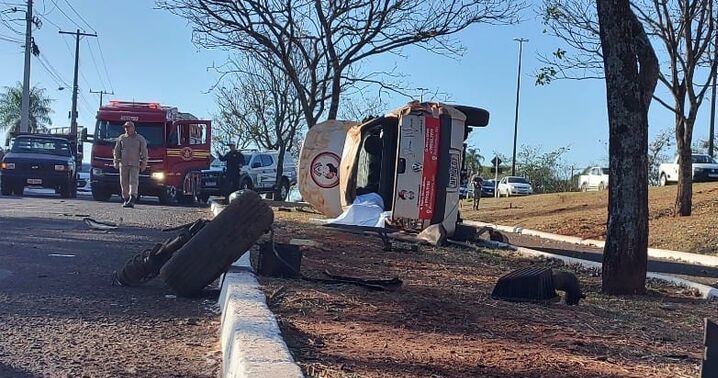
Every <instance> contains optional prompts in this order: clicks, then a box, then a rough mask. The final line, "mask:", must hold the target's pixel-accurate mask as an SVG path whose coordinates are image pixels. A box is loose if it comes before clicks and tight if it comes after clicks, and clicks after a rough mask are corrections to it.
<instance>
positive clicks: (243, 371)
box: [210, 202, 304, 378]
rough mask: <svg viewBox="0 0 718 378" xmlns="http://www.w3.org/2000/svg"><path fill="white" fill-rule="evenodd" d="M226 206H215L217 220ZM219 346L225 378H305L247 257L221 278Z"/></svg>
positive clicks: (214, 212)
mask: <svg viewBox="0 0 718 378" xmlns="http://www.w3.org/2000/svg"><path fill="white" fill-rule="evenodd" d="M224 207H225V206H224V205H222V204H218V203H215V202H212V203H211V205H210V208H211V211H212V214H213V215H214V216H216V215H217V214H219V212H221V211H222V209H224ZM221 282H222V289H221V292H220V296H219V306H220V308H221V310H222V325H221V335H220V342H221V345H222V357H223V358H222V372H223V375H222V376H223V377H225V378H235V377H236V378H240V377H242V378H243V377H247V378H248V377H252V378H275V377H287V378H293V377H297V378H300V377H304V375H303V374H302V370H301V369H300V368H299V366H298V365H297V364H296V363H295V362H294V358H292V355H291V353H289V348H287V344H286V343H285V342H284V339H283V338H282V334H281V331H280V329H279V324H278V323H277V320H276V318H275V317H274V314H273V313H272V312H271V311H270V310H269V307H267V304H266V298H265V296H264V293H263V292H262V290H261V287H260V285H259V282H258V281H257V278H256V277H255V275H254V270H253V269H252V265H251V262H250V259H249V253H245V254H244V255H243V256H242V257H241V258H240V259H239V260H238V261H236V262H235V263H234V264H232V266H231V267H230V269H229V270H228V271H227V273H225V274H224V275H223V276H222V278H221Z"/></svg>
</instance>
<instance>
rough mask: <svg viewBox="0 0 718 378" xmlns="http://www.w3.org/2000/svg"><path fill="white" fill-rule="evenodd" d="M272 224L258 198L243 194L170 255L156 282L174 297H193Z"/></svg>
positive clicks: (271, 219) (270, 217) (245, 192)
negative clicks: (161, 282)
mask: <svg viewBox="0 0 718 378" xmlns="http://www.w3.org/2000/svg"><path fill="white" fill-rule="evenodd" d="M273 221H274V213H273V212H272V209H271V208H270V207H269V206H268V205H267V204H266V203H265V202H264V201H262V199H261V198H260V197H259V194H257V193H255V192H253V191H251V190H245V191H244V192H243V193H242V194H240V195H239V196H238V197H237V199H236V200H234V202H232V203H230V204H229V205H228V206H227V208H225V209H224V210H223V211H222V212H220V213H219V215H217V217H216V218H214V220H212V221H211V222H209V224H207V225H206V226H205V227H204V228H202V230H200V231H199V232H198V233H197V234H196V235H195V236H194V237H193V238H192V239H190V240H189V241H188V242H187V244H185V245H184V246H183V247H182V248H180V250H178V251H177V252H175V254H174V255H172V258H171V259H170V260H169V261H167V263H166V264H165V265H164V266H163V267H162V270H160V278H162V280H163V281H164V282H165V283H166V284H167V285H168V286H169V287H170V288H172V290H174V291H175V292H176V293H177V294H179V295H181V296H184V297H192V296H196V295H197V294H199V293H200V292H201V291H202V289H204V287H205V286H207V285H209V284H210V283H212V281H214V280H215V279H217V277H219V276H220V275H221V274H222V273H223V272H224V271H225V270H226V269H227V267H229V266H230V265H231V264H232V263H233V262H234V261H235V260H237V259H238V258H239V257H240V256H242V254H244V253H245V252H246V251H247V250H248V249H249V248H251V247H252V245H253V244H254V243H255V242H256V241H257V240H258V239H259V238H260V237H261V236H262V234H264V233H265V232H267V231H269V228H270V226H271V225H272V222H273Z"/></svg>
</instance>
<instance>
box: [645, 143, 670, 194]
mask: <svg viewBox="0 0 718 378" xmlns="http://www.w3.org/2000/svg"><path fill="white" fill-rule="evenodd" d="M671 134H672V132H671V131H670V130H663V131H661V132H660V133H658V135H656V137H655V138H654V139H653V140H652V141H651V142H650V143H649V144H648V183H649V184H651V185H658V184H659V181H660V178H659V177H658V175H659V168H660V165H661V163H664V162H666V161H667V160H668V159H669V157H668V155H666V153H665V152H666V149H667V148H670V147H671V143H672V142H673V138H672V137H671Z"/></svg>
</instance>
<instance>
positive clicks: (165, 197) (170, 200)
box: [157, 186, 179, 205]
mask: <svg viewBox="0 0 718 378" xmlns="http://www.w3.org/2000/svg"><path fill="white" fill-rule="evenodd" d="M170 191H171V190H170V187H169V186H168V187H165V188H163V189H162V192H161V193H160V195H159V196H157V198H158V199H159V201H160V205H174V204H175V203H177V202H178V201H177V199H178V197H179V195H178V194H177V189H175V191H174V193H175V194H174V196H172V195H171V194H170Z"/></svg>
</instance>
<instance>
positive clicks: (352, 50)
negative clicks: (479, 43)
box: [158, 0, 523, 127]
mask: <svg viewBox="0 0 718 378" xmlns="http://www.w3.org/2000/svg"><path fill="white" fill-rule="evenodd" d="M519 1H520V0H331V1H323V0H313V1H312V0H286V1H270V0H248V1H227V0H158V4H159V6H160V7H161V8H163V9H167V10H169V11H170V12H172V13H174V14H177V15H179V16H181V17H183V18H185V19H187V20H188V21H189V22H190V23H191V24H192V25H193V38H194V41H195V43H197V44H198V45H200V46H203V47H206V48H221V49H231V50H239V51H242V52H245V53H249V54H254V53H257V52H258V51H259V52H260V53H266V54H267V55H268V56H270V57H271V58H272V59H271V62H272V64H273V65H274V66H275V68H278V69H281V70H283V71H284V72H285V74H286V75H287V77H288V78H289V79H290V80H291V82H292V85H293V88H294V91H295V93H296V96H297V98H298V101H299V103H300V106H301V109H302V112H303V116H304V121H305V123H306V124H307V126H308V127H311V126H313V125H314V124H316V123H317V121H318V120H319V119H320V118H321V117H322V116H323V115H324V114H326V117H327V118H328V119H336V117H337V114H338V113H339V105H340V101H341V99H342V94H343V92H344V91H345V90H346V88H347V86H348V85H353V84H356V83H372V84H375V85H379V86H384V85H385V83H384V81H383V80H382V73H381V72H380V73H369V74H362V73H361V72H360V66H361V63H362V62H365V61H366V60H367V59H368V58H371V57H374V56H377V55H381V54H386V53H400V51H401V49H402V48H403V47H406V46H418V47H420V48H423V49H426V50H428V51H432V52H435V53H439V54H446V55H458V54H461V52H462V51H463V49H462V46H461V45H460V44H459V43H457V42H456V40H455V39H454V38H453V37H454V36H455V35H456V34H457V33H459V32H461V31H462V30H465V29H466V28H468V27H469V26H471V25H474V24H478V23H488V24H507V23H512V22H514V21H517V14H518V12H519V11H520V10H521V9H522V7H523V4H521V3H520V2H519ZM303 73H309V76H310V80H308V81H304V80H302V79H301V78H300V75H302V74H303Z"/></svg>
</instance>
